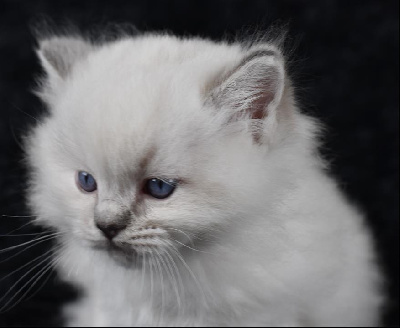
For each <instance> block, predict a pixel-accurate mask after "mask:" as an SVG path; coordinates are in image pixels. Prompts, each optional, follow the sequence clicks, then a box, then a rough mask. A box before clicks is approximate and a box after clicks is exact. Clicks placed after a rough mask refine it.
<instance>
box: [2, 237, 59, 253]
mask: <svg viewBox="0 0 400 328" xmlns="http://www.w3.org/2000/svg"><path fill="white" fill-rule="evenodd" d="M62 234H63V233H62V232H56V233H53V234H50V235H46V236H43V237H40V238H38V239H34V240H31V241H28V242H26V243H22V244H20V245H16V246H11V247H8V248H5V249H2V250H0V254H3V253H6V252H9V251H11V250H13V249H16V248H20V247H22V246H25V245H30V244H32V243H35V242H38V241H40V240H43V239H46V238H47V239H48V240H50V239H52V238H54V237H55V236H59V235H62ZM35 246H36V245H35Z"/></svg>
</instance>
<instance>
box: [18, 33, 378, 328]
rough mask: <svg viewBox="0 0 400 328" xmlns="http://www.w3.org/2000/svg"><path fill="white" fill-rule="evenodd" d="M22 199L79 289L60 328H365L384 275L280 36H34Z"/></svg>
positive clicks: (374, 319)
mask: <svg viewBox="0 0 400 328" xmlns="http://www.w3.org/2000/svg"><path fill="white" fill-rule="evenodd" d="M38 56H39V58H40V60H41V63H42V66H43V68H44V70H45V72H46V78H45V79H44V80H43V81H42V82H43V83H42V86H41V90H40V96H41V98H42V99H43V101H44V102H45V103H46V104H47V106H48V107H49V108H50V115H48V116H47V117H46V118H45V119H44V120H43V122H41V123H40V124H38V125H37V126H36V127H34V128H33V130H32V133H31V134H30V135H29V137H28V138H27V142H26V149H27V155H28V160H29V164H30V168H31V175H30V177H31V179H30V182H31V183H30V189H29V203H30V206H31V208H32V209H33V211H34V213H35V214H36V215H37V216H38V219H37V222H38V223H39V224H42V225H45V226H48V227H51V228H55V229H56V230H57V231H58V232H59V233H60V236H59V243H60V245H61V246H60V247H61V251H60V254H59V255H60V258H59V260H57V261H56V264H57V267H58V270H59V272H60V274H61V275H62V276H64V278H65V279H67V280H69V281H71V282H72V283H74V284H75V285H76V286H78V287H80V288H81V289H82V291H83V292H84V296H83V297H82V299H81V300H80V301H79V302H77V303H76V304H73V305H72V306H69V307H67V308H66V309H65V315H66V318H67V320H68V321H67V322H68V325H70V326H373V325H377V324H378V323H379V310H380V307H381V304H382V300H383V297H382V294H381V291H380V285H381V282H382V277H381V274H380V271H379V268H378V266H377V264H376V261H375V254H374V247H373V244H372V239H371V236H370V234H369V232H368V230H367V229H366V227H365V225H364V222H363V217H362V215H361V214H360V213H359V212H358V211H357V210H356V209H355V208H354V207H353V206H352V205H351V204H349V202H348V201H346V199H345V198H344V197H343V195H342V194H341V193H340V192H339V190H338V188H337V186H336V184H335V182H334V181H333V180H332V179H331V178H330V177H329V176H328V175H327V173H326V171H325V168H326V167H325V163H324V162H323V161H322V160H321V158H320V157H319V155H318V152H317V144H318V143H317V138H316V136H317V134H318V123H317V122H316V120H314V119H312V118H310V117H308V116H306V115H304V114H302V113H301V112H300V111H299V109H298V107H297V106H296V102H295V98H294V95H293V87H292V85H291V81H290V79H289V77H288V74H287V72H286V69H285V59H284V56H283V54H282V51H281V50H280V47H279V46H277V45H276V44H274V43H273V42H264V41H259V42H253V43H251V44H250V43H249V44H246V45H243V44H241V43H225V42H220V43H215V42H211V41H208V40H202V39H197V38H183V39H182V38H177V37H173V36H166V35H156V34H154V35H153V34H149V35H142V36H138V37H134V38H133V37H122V38H120V39H119V40H117V41H112V42H104V43H102V44H99V43H97V44H96V43H93V42H90V41H87V40H85V39H84V38H82V37H79V36H53V37H49V38H47V39H44V40H42V41H41V42H40V46H39V49H38Z"/></svg>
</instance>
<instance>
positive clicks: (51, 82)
mask: <svg viewBox="0 0 400 328" xmlns="http://www.w3.org/2000/svg"><path fill="white" fill-rule="evenodd" d="M93 49H94V46H93V45H92V44H90V43H89V42H86V41H84V40H83V39H81V38H78V37H51V38H48V39H44V40H42V41H40V42H39V49H38V50H37V55H38V57H39V59H40V62H41V64H42V67H43V69H44V70H45V72H46V75H47V78H46V83H45V86H44V90H42V92H41V95H42V96H44V97H45V98H48V97H49V96H51V95H54V94H56V93H57V91H58V89H59V87H60V86H61V84H62V83H63V81H64V80H65V79H66V78H67V77H68V76H69V75H70V73H71V71H72V69H73V67H74V65H75V64H76V63H77V62H78V61H80V60H82V59H84V58H86V57H87V55H88V54H89V53H90V52H91V51H92V50H93ZM47 100H48V99H47Z"/></svg>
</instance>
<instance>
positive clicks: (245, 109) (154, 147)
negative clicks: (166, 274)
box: [38, 37, 284, 260]
mask: <svg viewBox="0 0 400 328" xmlns="http://www.w3.org/2000/svg"><path fill="white" fill-rule="evenodd" d="M98 49H100V48H99V47H98V46H95V45H93V44H90V43H88V42H87V41H84V40H82V39H75V38H64V37H55V38H52V39H48V40H44V41H42V42H41V44H40V48H39V50H38V54H39V57H40V59H41V61H42V65H43V67H44V69H45V72H46V75H47V77H46V80H45V81H44V83H43V84H44V88H43V91H42V92H41V96H42V98H43V99H44V100H45V101H46V102H47V103H48V105H49V106H50V107H59V108H52V110H53V111H54V118H50V119H49V120H48V122H47V123H48V124H47V126H46V128H47V133H53V134H54V135H55V139H56V140H57V141H58V144H57V145H53V147H54V148H57V149H56V150H54V153H57V155H53V156H54V158H56V157H57V161H59V162H62V165H60V171H63V174H64V173H65V172H66V173H65V176H66V178H65V180H63V181H67V182H66V184H69V181H70V180H68V179H71V181H72V180H74V182H75V183H74V184H75V185H74V188H75V189H76V192H75V191H72V189H71V193H73V196H72V197H69V198H70V199H69V200H68V204H67V205H65V204H62V203H61V201H60V207H62V206H64V205H65V207H66V212H67V215H66V216H67V217H71V218H72V219H71V225H73V227H72V231H74V232H78V234H79V236H80V237H81V238H82V239H84V238H86V239H87V240H89V241H90V243H91V246H92V247H94V248H99V249H102V250H107V251H108V252H110V254H114V255H113V256H116V257H122V258H125V259H129V260H131V259H133V258H134V259H135V260H137V256H138V255H141V256H142V255H144V254H146V253H151V252H153V251H157V252H163V250H166V249H171V248H172V247H180V246H179V245H188V244H189V243H194V242H196V243H198V244H201V243H202V241H201V240H207V242H208V241H210V240H212V238H211V237H210V236H208V235H207V234H208V233H209V232H210V231H217V230H218V228H219V227H222V226H224V225H226V224H229V218H231V217H232V216H234V215H236V214H235V213H238V212H239V208H240V201H238V199H237V196H232V195H235V193H237V194H238V195H240V190H237V189H238V188H237V184H238V182H237V181H233V179H231V178H229V174H232V175H233V174H234V173H233V172H232V173H230V172H226V171H227V169H228V171H229V170H230V169H231V168H230V167H229V166H226V165H225V168H224V164H223V163H224V162H225V161H227V160H226V159H224V158H223V156H224V154H223V153H221V145H224V143H225V144H226V145H227V147H226V149H228V148H229V147H230V146H231V144H229V142H228V141H227V138H226V133H225V129H227V128H229V125H230V124H232V123H234V122H236V121H240V120H249V121H257V122H258V123H259V125H260V124H261V123H262V124H264V123H265V124H267V123H268V124H272V123H273V120H274V119H275V116H276V115H275V111H276V108H277V106H278V104H279V102H280V100H281V96H282V92H283V86H284V69H283V66H282V62H281V58H280V57H279V56H280V55H279V54H278V53H277V52H276V51H274V50H271V49H264V50H263V49H261V48H259V47H258V48H257V49H250V50H246V51H244V52H243V55H242V56H241V57H242V58H241V60H239V61H237V62H236V63H235V64H234V65H232V64H231V67H229V69H225V72H228V73H225V74H223V75H221V76H220V77H219V78H217V79H215V81H214V85H213V87H212V88H211V90H209V92H208V94H207V95H205V96H204V99H196V100H188V99H184V100H182V99H179V101H182V102H184V101H186V103H190V104H191V105H192V106H190V105H188V106H187V107H188V108H194V109H196V110H197V112H195V111H193V112H189V113H188V114H181V117H179V118H176V119H173V120H171V119H170V116H172V114H165V113H164V114H163V115H164V116H162V117H161V118H160V117H157V116H155V114H154V113H153V109H151V108H150V107H151V106H153V107H155V106H156V105H155V104H157V106H159V107H160V106H161V105H164V103H162V101H161V100H159V101H158V102H157V101H156V100H154V99H155V98H157V95H158V94H161V93H162V92H161V91H160V92H159V93H158V94H157V89H155V91H153V90H151V88H152V87H153V85H151V83H149V86H148V88H147V89H146V92H148V93H149V94H151V96H152V97H147V98H146V99H148V103H145V102H143V104H142V105H143V107H144V108H150V109H146V110H147V112H146V113H145V114H143V116H142V117H128V116H126V115H125V114H126V113H128V115H131V114H130V112H128V111H126V108H124V106H125V105H124V103H123V102H122V101H120V99H124V98H129V97H131V96H130V94H129V92H130V90H125V89H124V88H123V87H121V88H119V89H118V90H116V92H114V93H113V94H111V93H107V87H101V86H100V85H99V88H98V89H95V90H94V91H93V90H92V89H93V88H90V92H87V93H86V94H85V91H84V87H82V88H80V85H83V86H84V85H85V84H84V82H82V81H85V83H86V84H89V85H91V86H92V85H93V84H95V85H96V83H97V81H98V80H96V78H97V76H96V74H99V73H97V72H94V73H93V74H92V75H93V77H92V76H91V75H90V74H89V73H87V74H86V73H84V72H81V70H82V68H83V67H84V65H86V64H87V65H89V64H93V62H94V61H95V59H94V57H92V54H95V53H96V51H100V50H98ZM114 55H115V57H116V58H118V56H117V55H118V54H114ZM106 68H107V67H99V70H102V69H103V70H106ZM110 69H113V70H117V68H116V67H112V68H110ZM140 70H142V71H140ZM155 70H156V69H155V68H154V69H152V70H151V71H149V72H146V71H145V70H144V69H143V68H138V73H137V75H140V74H141V73H140V72H142V73H143V74H144V76H147V75H152V74H153V75H154V76H157V72H156V71H155ZM124 74H128V73H125V72H122V73H121V75H122V76H126V77H127V79H129V78H131V77H130V76H129V75H124ZM173 78H174V77H172V78H171V79H173ZM109 79H110V81H107V82H108V83H109V84H112V83H113V81H115V83H116V84H117V83H121V86H122V85H124V83H122V82H121V81H118V79H115V80H113V75H112V74H110V76H109ZM132 79H133V77H132ZM71 81H73V83H72V82H71ZM140 82H141V83H138V82H137V81H136V82H135V81H134V82H132V83H133V84H134V83H138V85H140V84H143V85H146V83H145V82H146V80H145V78H143V81H142V80H141V81H140ZM169 84H173V83H172V82H171V83H169V81H167V82H166V84H164V85H167V86H168V87H170V88H171V90H173V87H171V86H170V85H169ZM154 88H155V87H154ZM149 90H151V91H149ZM92 92H93V94H92ZM96 92H97V93H96ZM171 93H172V92H171ZM71 95H72V96H71ZM67 96H68V97H70V98H73V99H75V100H74V101H75V102H72V101H70V100H68V99H67ZM63 97H64V98H63ZM60 98H61V99H67V100H60ZM92 98H93V99H95V100H97V101H99V100H98V99H101V102H100V103H98V104H96V106H99V107H100V106H103V105H104V104H108V105H109V106H110V107H111V108H113V111H112V112H111V113H110V114H109V115H107V116H104V115H103V116H101V115H98V116H95V114H93V113H92V112H87V113H86V116H84V115H83V114H81V112H80V111H78V110H76V113H75V112H74V113H68V107H69V108H73V107H78V106H87V107H89V106H93V104H92V103H91V102H90V101H91V99H92ZM137 98H138V97H137ZM187 98H194V97H192V96H191V95H190V94H189V95H187ZM76 99H78V101H77V100H76ZM69 101H70V102H69ZM135 101H136V99H135ZM175 101H176V106H175V107H178V106H179V101H178V100H175ZM135 105H136V104H135ZM146 106H147V107H146ZM169 107H170V108H174V106H173V105H170V106H169ZM222 109H223V110H228V111H227V115H226V117H225V119H222V120H221V121H220V122H219V125H218V126H217V124H216V123H215V121H216V119H215V117H216V115H215V113H213V112H211V111H212V110H216V111H220V112H222V111H223V110H222ZM172 110H173V109H171V111H172ZM93 111H94V110H93ZM143 111H144V110H143ZM91 115H92V116H91ZM185 115H186V116H185ZM128 122H129V123H130V124H128ZM262 124H261V125H262ZM58 125H59V126H61V127H59V126H58ZM214 125H215V127H214V128H211V127H210V126H214ZM121 126H122V127H123V128H120V127H121ZM55 131H56V132H55ZM71 131H75V132H74V133H72V134H71ZM261 134H262V130H257V131H256V132H255V133H253V135H246V138H247V139H248V140H247V139H246V140H245V141H243V142H248V144H249V145H252V144H253V143H262V142H263V141H262V136H261ZM110 139H112V141H110ZM242 139H243V138H242ZM242 139H240V140H242ZM60 144H61V145H62V147H59V145H60ZM50 148H51V147H50ZM222 149H224V148H222ZM251 151H253V150H252V149H250V150H248V153H249V154H251ZM230 156H231V157H232V158H234V160H237V161H242V158H240V156H242V157H243V158H245V157H246V156H247V154H246V153H245V152H244V154H243V155H240V154H236V153H235V154H233V155H230ZM60 158H61V160H60ZM221 163H222V164H221ZM218 169H220V170H221V172H220V173H219V172H218V171H217V170H218ZM232 170H233V169H232ZM210 172H211V173H210ZM67 176H68V177H67ZM51 183H52V182H48V184H49V185H51ZM260 188H261V187H260ZM50 189H51V188H50ZM54 189H57V188H54ZM58 189H60V188H58ZM58 189H57V190H55V191H54V193H55V194H57V193H59V194H60V197H56V196H54V197H55V198H57V199H62V198H63V197H64V199H65V195H63V194H62V192H63V191H61V190H58ZM235 197H236V198H235ZM227 204H234V205H228V206H227ZM80 209H81V210H80ZM205 235H206V236H207V237H208V238H202V237H204V236H205ZM173 241H174V242H175V243H173ZM177 243H178V244H177Z"/></svg>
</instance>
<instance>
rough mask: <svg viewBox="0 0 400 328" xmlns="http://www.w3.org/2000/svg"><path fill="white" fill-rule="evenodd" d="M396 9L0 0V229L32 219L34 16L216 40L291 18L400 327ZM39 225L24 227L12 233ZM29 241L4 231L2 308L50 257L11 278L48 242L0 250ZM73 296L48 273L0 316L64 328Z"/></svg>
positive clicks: (236, 1) (390, 317) (307, 88)
mask: <svg viewBox="0 0 400 328" xmlns="http://www.w3.org/2000/svg"><path fill="white" fill-rule="evenodd" d="M398 7H399V4H398V1H378V0H377V1H332V0H323V1H322V0H313V1H301V0H283V1H261V0H260V1H250V0H231V1H223V0H220V1H217V0H213V1H209V0H203V1H187V0H186V1H185V0H182V1H178V0H175V1H165V0H158V1H156V0H148V1H144V0H143V1H124V0H114V1H100V0H97V1H94V0H91V1H17V0H13V1H5V0H0V215H1V216H0V235H4V234H7V233H10V232H11V231H13V230H14V229H17V228H19V227H21V226H22V225H23V224H26V223H27V222H28V218H14V217H10V216H12V215H29V213H28V212H27V210H26V208H25V206H24V185H25V182H26V181H25V180H26V172H25V169H24V167H23V165H22V163H21V154H22V153H21V149H20V145H19V143H20V136H21V134H22V133H23V132H24V131H26V128H27V126H29V124H32V123H33V122H34V121H35V117H38V116H40V113H41V112H42V111H43V105H42V104H41V103H40V102H39V101H38V99H36V98H35V97H34V96H33V95H32V93H31V92H30V90H31V89H32V87H33V86H34V85H35V83H34V78H35V76H37V74H38V73H39V72H40V67H39V65H38V61H37V59H36V58H35V54H34V51H33V47H34V44H35V43H34V38H33V36H32V33H31V31H30V26H31V25H32V24H33V23H34V22H35V21H37V20H40V19H41V17H43V16H47V17H49V18H51V19H52V20H53V21H54V23H55V24H56V25H59V24H61V23H65V22H66V21H71V22H73V23H74V24H76V25H77V26H78V27H80V28H81V29H83V30H86V29H88V28H92V27H93V26H103V25H107V24H108V23H110V22H113V23H131V24H134V25H135V26H136V27H137V28H138V29H139V30H165V29H167V30H169V31H172V32H174V33H177V34H179V35H201V36H207V37H211V38H215V39H220V38H221V37H223V36H226V35H235V34H236V33H238V32H241V33H243V31H246V30H254V27H258V28H260V29H265V28H266V27H268V26H269V25H270V24H271V23H272V22H276V21H277V20H280V21H281V22H283V23H285V22H289V27H290V33H289V35H290V37H291V39H292V41H293V42H292V43H295V44H297V48H296V50H295V56H294V57H293V58H292V60H293V62H292V75H293V76H294V78H295V81H296V85H297V86H298V87H299V98H300V99H301V104H302V108H303V109H304V110H305V111H307V112H309V113H313V115H315V116H317V117H319V118H321V119H322V120H323V122H325V123H326V125H327V137H326V138H325V147H324V149H323V153H324V155H325V156H326V157H327V158H329V159H330V160H331V161H332V170H333V174H334V175H335V176H336V177H338V179H339V181H340V182H341V186H342V187H343V189H344V190H345V192H346V193H347V194H348V195H349V196H350V197H351V198H352V199H353V200H354V202H355V203H357V204H359V206H360V207H361V208H362V209H363V210H364V211H365V212H366V214H367V219H368V224H369V225H370V226H371V228H372V230H373V233H374V235H375V237H376V241H377V246H378V249H379V254H380V258H381V263H382V266H383V267H384V269H385V272H386V273H387V277H388V278H387V281H388V283H387V291H388V295H389V301H388V304H387V307H386V311H385V324H386V325H389V326H395V325H398V323H399V320H398V295H399V280H398V275H399V242H398V237H399V206H398V196H399V195H398V193H399V192H398V183H399V179H398V142H399V137H398V124H399V116H398V115H399V114H398V87H399V79H398V73H399V72H398V69H399V65H398V28H399V27H398V12H399V10H398V9H399V8H398ZM4 215H7V216H4ZM39 232H41V230H40V229H39V228H34V227H32V226H31V225H27V226H26V227H23V228H22V229H20V230H18V231H17V232H15V234H31V233H39ZM33 238H35V236H19V237H10V236H9V237H4V236H1V237H0V299H2V298H3V299H2V300H1V301H0V308H1V307H2V306H4V305H7V303H9V304H8V305H13V304H14V303H15V302H16V301H18V300H19V299H20V297H21V296H23V294H25V292H26V291H27V290H28V289H29V286H31V285H32V283H33V282H34V280H32V281H31V282H28V281H29V279H30V278H32V277H34V274H35V273H36V272H38V271H39V270H40V269H42V268H44V266H45V265H46V264H47V263H48V262H46V261H45V262H44V263H42V264H40V265H39V266H38V267H37V268H35V269H33V270H32V271H31V272H29V270H31V268H33V267H34V265H35V264H38V263H39V262H40V260H43V259H45V257H43V258H41V259H39V260H38V261H37V262H33V263H31V264H30V265H27V266H25V267H23V268H22V269H21V270H19V271H17V272H15V273H14V274H12V275H10V273H11V272H12V271H13V270H16V269H18V268H20V267H22V266H24V265H25V264H27V263H28V262H29V261H32V260H34V259H35V258H36V257H38V256H40V255H42V254H44V253H45V252H46V251H48V249H49V248H50V247H51V241H49V242H43V243H42V244H39V245H37V246H34V247H31V248H30V249H26V251H25V252H23V253H20V254H17V253H18V251H21V250H24V249H25V248H24V247H21V248H17V249H14V250H10V251H7V252H2V251H1V250H2V249H6V248H7V247H11V246H13V245H18V244H21V243H24V242H28V241H30V240H33ZM32 245H33V244H32ZM27 246H30V245H26V246H25V247H27ZM10 256H14V257H12V258H10V259H9V260H7V259H8V258H9V257H10ZM5 260H7V261H5ZM4 261H5V262H4ZM28 272H29V273H28ZM24 275H26V276H25V277H24ZM47 278H48V279H47ZM20 279H21V280H20ZM46 279H47V280H46ZM18 280H20V281H19V282H18ZM17 282H18V283H17ZM27 282H28V283H27ZM26 283H27V284H26ZM14 284H16V285H15V287H13V289H12V290H11V291H10V292H9V293H8V294H6V293H7V292H8V291H9V290H10V288H12V286H13V285H14ZM25 284H26V286H25V287H24V288H23V286H24V285H25ZM41 285H42V286H41ZM21 288H22V289H21ZM19 291H20V292H19ZM3 295H5V296H4V297H3ZM13 297H15V298H14V299H13ZM74 297H75V293H74V291H73V290H72V289H71V288H70V287H69V286H68V285H66V284H63V283H61V282H60V281H59V280H58V279H57V277H56V275H55V274H52V275H50V276H49V275H48V274H45V275H44V276H43V277H42V278H41V279H40V280H39V281H38V282H37V284H36V285H34V286H33V288H32V290H31V291H30V292H29V293H28V295H26V297H24V299H25V300H24V301H22V302H20V303H18V304H16V305H15V307H14V308H12V309H11V310H9V311H7V312H5V313H1V314H0V325H1V326H20V325H35V326H38V325H44V326H49V325H60V324H62V322H61V321H60V315H59V311H60V306H61V305H62V304H64V303H65V302H66V301H67V300H70V299H73V298H74Z"/></svg>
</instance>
